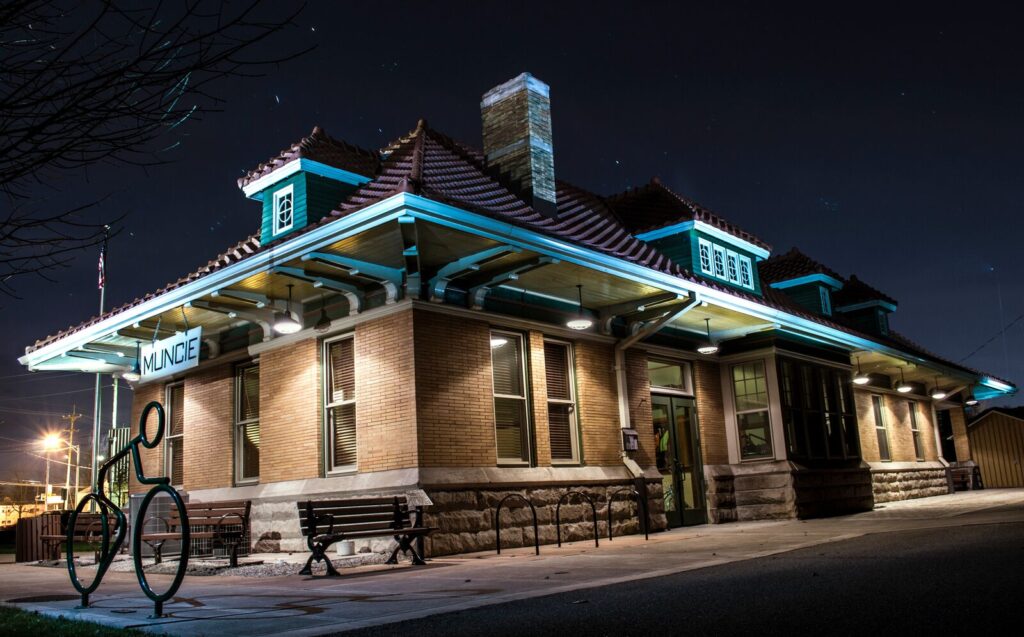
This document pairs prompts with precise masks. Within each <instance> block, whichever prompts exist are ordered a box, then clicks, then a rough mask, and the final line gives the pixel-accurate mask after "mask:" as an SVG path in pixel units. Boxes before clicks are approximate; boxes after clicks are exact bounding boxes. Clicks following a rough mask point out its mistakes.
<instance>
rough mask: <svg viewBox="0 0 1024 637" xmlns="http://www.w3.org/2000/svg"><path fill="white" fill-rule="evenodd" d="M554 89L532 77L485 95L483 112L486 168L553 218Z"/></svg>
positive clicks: (482, 106)
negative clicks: (516, 185)
mask: <svg viewBox="0 0 1024 637" xmlns="http://www.w3.org/2000/svg"><path fill="white" fill-rule="evenodd" d="M549 94H550V88H549V87H548V85H547V84H545V83H544V82H541V81H540V80H538V79H537V78H535V77H533V76H532V75H530V74H529V73H522V74H520V75H519V76H517V77H514V78H512V79H511V80H509V81H507V82H505V83H504V84H499V85H498V86H495V87H494V88H492V89H491V90H489V91H487V92H486V93H484V97H483V100H482V101H481V102H480V112H481V115H482V117H483V126H484V154H485V155H486V156H487V164H488V165H489V166H491V167H496V168H497V169H498V171H499V172H502V173H506V174H508V176H509V177H511V178H512V180H514V181H517V182H519V186H520V188H521V189H522V190H523V192H525V193H526V194H527V195H528V196H529V197H532V201H531V203H532V205H533V209H534V210H536V211H537V212H538V213H540V214H542V215H544V216H546V217H551V218H554V217H556V216H557V214H558V210H557V207H556V205H555V157H554V153H553V149H552V146H551V99H550V97H549Z"/></svg>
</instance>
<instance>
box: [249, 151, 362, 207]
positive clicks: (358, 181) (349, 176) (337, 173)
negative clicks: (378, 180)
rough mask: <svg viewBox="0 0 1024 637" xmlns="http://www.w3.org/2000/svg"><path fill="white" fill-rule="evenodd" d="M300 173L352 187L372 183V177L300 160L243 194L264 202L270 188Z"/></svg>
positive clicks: (264, 178)
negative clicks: (264, 194)
mask: <svg viewBox="0 0 1024 637" xmlns="http://www.w3.org/2000/svg"><path fill="white" fill-rule="evenodd" d="M300 171H302V172H307V173H312V174H314V175H320V176H321V177H327V178H328V179H333V180H335V181H340V182H342V183H344V184H349V185H352V186H362V185H363V184H366V183H369V182H370V181H371V178H370V177H366V176H364V175H359V174H356V173H354V172H349V171H347V170H343V169H341V168H335V167H334V166H328V165H327V164H322V163H320V162H318V161H313V160H311V159H306V158H299V159H298V160H296V161H290V162H288V163H287V164H285V165H284V166H281V167H280V168H277V169H276V170H274V171H273V172H271V173H270V174H268V175H264V176H262V177H260V178H259V179H257V180H256V181H254V182H252V183H250V184H246V185H245V186H243V187H242V192H243V193H245V196H246V197H248V198H250V199H256V200H257V201H263V192H264V191H265V190H266V189H267V188H270V187H271V186H273V185H274V184H276V183H277V182H279V181H281V180H282V179H286V178H288V177H291V176H292V175H294V174H295V173H297V172H300Z"/></svg>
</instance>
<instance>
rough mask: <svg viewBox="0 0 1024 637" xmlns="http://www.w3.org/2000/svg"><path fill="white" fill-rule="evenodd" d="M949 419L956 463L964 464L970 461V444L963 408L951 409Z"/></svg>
mask: <svg viewBox="0 0 1024 637" xmlns="http://www.w3.org/2000/svg"><path fill="white" fill-rule="evenodd" d="M949 419H950V422H951V423H952V425H953V445H954V446H955V447H956V459H957V462H966V461H968V460H970V459H971V443H970V441H969V440H968V438H967V416H966V415H965V414H964V410H963V407H953V408H951V409H950V410H949ZM947 460H948V458H947Z"/></svg>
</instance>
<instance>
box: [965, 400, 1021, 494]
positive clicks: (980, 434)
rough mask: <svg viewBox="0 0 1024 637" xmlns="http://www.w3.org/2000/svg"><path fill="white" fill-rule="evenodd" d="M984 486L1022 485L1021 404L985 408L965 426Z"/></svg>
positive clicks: (972, 454)
mask: <svg viewBox="0 0 1024 637" xmlns="http://www.w3.org/2000/svg"><path fill="white" fill-rule="evenodd" d="M967 437H968V438H969V439H970V443H971V459H972V460H974V462H975V463H977V465H978V467H979V468H980V469H981V479H982V482H983V483H984V485H985V486H986V487H989V488H997V487H1024V407H1016V408H1007V407H993V408H991V409H986V410H985V411H983V412H982V413H980V414H978V416H977V417H976V418H974V419H973V420H971V422H970V424H969V425H968V426H967Z"/></svg>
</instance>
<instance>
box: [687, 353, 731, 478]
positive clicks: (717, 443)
mask: <svg viewBox="0 0 1024 637" xmlns="http://www.w3.org/2000/svg"><path fill="white" fill-rule="evenodd" d="M693 385H694V394H695V398H696V400H697V422H698V423H699V425H700V438H701V440H700V445H701V452H702V454H703V456H704V464H706V465H711V464H728V463H729V448H728V445H727V442H726V440H727V438H726V431H725V408H724V407H723V403H722V377H721V375H720V371H719V366H718V363H712V362H710V361H702V360H699V361H694V362H693Z"/></svg>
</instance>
